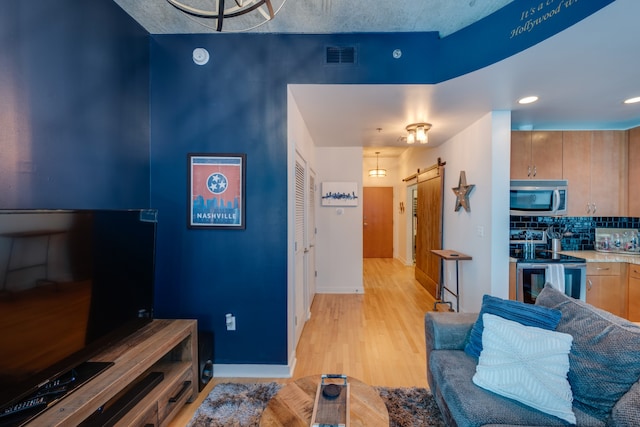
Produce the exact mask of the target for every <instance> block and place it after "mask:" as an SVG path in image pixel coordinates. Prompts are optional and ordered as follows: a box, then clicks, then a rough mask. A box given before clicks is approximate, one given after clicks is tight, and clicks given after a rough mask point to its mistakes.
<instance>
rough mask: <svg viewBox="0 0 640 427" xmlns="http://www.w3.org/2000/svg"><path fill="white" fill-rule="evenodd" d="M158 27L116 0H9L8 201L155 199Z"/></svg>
mask: <svg viewBox="0 0 640 427" xmlns="http://www.w3.org/2000/svg"><path fill="white" fill-rule="evenodd" d="M148 46H149V36H148V34H147V32H146V31H144V29H142V28H141V27H140V25H139V24H137V23H136V22H135V21H134V20H133V19H132V18H131V17H130V16H129V15H127V14H126V13H124V11H123V10H122V9H121V8H120V7H119V6H117V5H116V4H115V3H114V2H113V1H111V0H92V1H78V0H60V1H55V2H53V1H45V0H42V1H24V0H3V1H2V13H0V207H1V208H134V207H139V208H144V207H148V206H149V111H148V102H149V74H148V69H149V47H148Z"/></svg>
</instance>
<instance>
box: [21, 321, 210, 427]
mask: <svg viewBox="0 0 640 427" xmlns="http://www.w3.org/2000/svg"><path fill="white" fill-rule="evenodd" d="M91 361H95V362H112V363H113V365H112V366H110V367H109V368H107V369H106V370H104V371H103V372H102V373H100V374H98V375H97V376H96V377H95V378H93V379H92V380H90V381H89V382H87V383H86V384H84V385H82V386H81V387H79V388H78V389H77V390H75V391H73V392H72V393H70V394H69V395H68V396H66V397H64V398H63V399H61V400H60V401H59V402H57V403H55V404H54V405H53V406H51V407H50V408H48V409H47V410H46V411H45V412H43V413H42V414H41V415H39V416H37V417H36V418H34V419H33V420H32V421H31V422H30V423H29V424H28V425H29V426H31V425H33V426H77V425H81V424H82V423H83V422H85V421H88V420H91V417H92V416H95V415H96V414H98V413H99V409H100V408H105V411H106V410H108V408H109V407H110V406H112V405H113V406H116V405H118V404H121V402H120V401H119V399H120V400H122V399H121V397H122V396H123V394H124V393H125V392H126V391H127V390H129V389H130V388H131V387H132V386H133V385H134V384H136V383H137V382H138V380H141V379H143V378H145V377H147V376H148V375H149V374H152V373H153V374H156V373H162V375H163V378H162V381H160V383H159V384H157V385H156V386H155V387H153V389H151V390H150V391H149V392H148V393H147V394H146V395H144V396H143V397H142V398H141V400H140V401H139V402H138V403H137V404H135V406H133V407H132V408H131V409H130V410H129V411H127V412H126V413H125V414H124V416H123V417H122V418H120V419H119V420H118V422H117V424H115V425H116V426H149V425H151V426H166V425H167V424H168V423H169V422H170V421H171V419H172V418H173V417H175V415H176V414H177V413H178V411H179V410H180V409H181V408H182V406H183V405H184V404H185V403H187V402H189V401H191V400H193V399H194V398H195V397H196V396H197V395H198V331H197V321H196V320H153V321H152V322H151V323H150V324H148V325H146V326H145V327H143V328H142V329H140V330H138V331H137V332H134V333H133V334H132V335H131V336H129V337H127V338H125V339H124V340H122V341H120V342H118V343H116V344H115V345H113V346H111V347H109V348H107V349H105V350H104V351H102V352H101V353H100V354H99V355H97V356H96V357H94V358H92V359H91ZM156 375H157V374H156ZM125 396H126V395H125ZM124 403H127V402H124ZM90 425H101V423H100V421H96V422H91V423H90Z"/></svg>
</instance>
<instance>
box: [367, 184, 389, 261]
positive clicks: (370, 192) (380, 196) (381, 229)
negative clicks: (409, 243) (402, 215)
mask: <svg viewBox="0 0 640 427" xmlns="http://www.w3.org/2000/svg"><path fill="white" fill-rule="evenodd" d="M362 210H363V218H362V255H363V257H364V258H393V187H364V188H363V200H362Z"/></svg>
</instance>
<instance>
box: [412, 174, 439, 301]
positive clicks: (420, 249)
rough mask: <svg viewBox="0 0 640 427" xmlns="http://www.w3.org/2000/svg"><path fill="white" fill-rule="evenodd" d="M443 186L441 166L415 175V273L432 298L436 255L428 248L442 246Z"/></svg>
mask: <svg viewBox="0 0 640 427" xmlns="http://www.w3.org/2000/svg"><path fill="white" fill-rule="evenodd" d="M443 185H444V167H443V166H434V167H433V168H431V169H429V170H428V171H426V172H423V173H421V174H420V175H419V176H418V202H417V232H416V267H415V276H416V280H418V282H420V284H421V285H422V286H423V287H424V288H425V289H426V290H427V291H429V292H430V293H431V295H433V296H434V297H435V298H437V295H436V294H437V289H438V283H439V282H440V274H441V272H440V258H439V257H437V256H436V255H434V254H433V253H431V250H432V249H442V199H443V191H444V190H443Z"/></svg>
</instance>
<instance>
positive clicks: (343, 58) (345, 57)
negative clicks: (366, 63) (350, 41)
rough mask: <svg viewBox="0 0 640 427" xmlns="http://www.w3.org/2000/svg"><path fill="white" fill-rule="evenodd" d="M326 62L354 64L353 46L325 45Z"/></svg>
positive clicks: (354, 49) (354, 50) (354, 52)
mask: <svg viewBox="0 0 640 427" xmlns="http://www.w3.org/2000/svg"><path fill="white" fill-rule="evenodd" d="M326 53H327V55H326V58H325V62H326V63H327V64H355V63H356V48H355V47H353V46H327V50H326Z"/></svg>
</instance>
